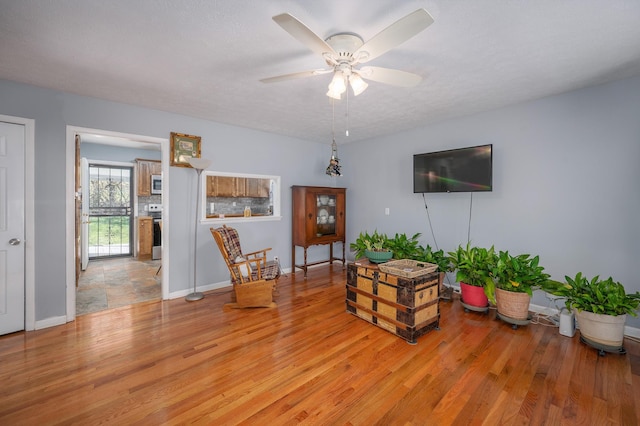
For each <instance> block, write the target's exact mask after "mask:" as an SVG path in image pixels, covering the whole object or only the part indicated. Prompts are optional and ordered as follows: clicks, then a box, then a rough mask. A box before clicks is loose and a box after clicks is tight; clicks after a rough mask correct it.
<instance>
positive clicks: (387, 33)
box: [353, 9, 433, 63]
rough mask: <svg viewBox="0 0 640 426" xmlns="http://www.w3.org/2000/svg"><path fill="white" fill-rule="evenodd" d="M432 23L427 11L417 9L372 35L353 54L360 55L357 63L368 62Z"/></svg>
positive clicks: (356, 56)
mask: <svg viewBox="0 0 640 426" xmlns="http://www.w3.org/2000/svg"><path fill="white" fill-rule="evenodd" d="M432 23H433V18H432V17H431V15H429V12H427V11H426V10H424V9H418V10H416V11H415V12H412V13H410V14H408V15H407V16H405V17H404V18H400V19H399V20H397V21H396V22H394V23H393V24H391V25H389V26H388V27H387V28H385V29H384V30H382V31H380V32H379V33H378V34H376V35H375V36H373V38H372V39H371V40H369V41H367V42H366V43H365V44H363V45H362V46H361V47H360V48H359V49H358V50H356V51H355V53H354V54H353V56H354V57H355V58H358V57H360V59H359V60H358V62H359V63H365V62H368V61H370V60H372V59H374V58H377V57H378V56H380V55H382V54H384V53H386V52H388V51H389V50H391V49H393V48H394V47H396V46H398V45H400V44H402V43H404V42H405V41H407V40H409V39H410V38H411V37H413V36H415V35H417V34H418V33H420V32H421V31H424V30H425V29H426V28H427V27H428V26H429V25H431V24H432Z"/></svg>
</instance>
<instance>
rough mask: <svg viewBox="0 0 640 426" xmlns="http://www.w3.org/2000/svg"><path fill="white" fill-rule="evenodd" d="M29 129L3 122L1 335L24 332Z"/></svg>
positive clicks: (0, 157)
mask: <svg viewBox="0 0 640 426" xmlns="http://www.w3.org/2000/svg"><path fill="white" fill-rule="evenodd" d="M24 147H25V127H24V126H23V125H20V124H11V123H5V122H0V334H7V333H13V332H14V331H19V330H24V323H25V318H24V308H25V306H24V305H25V296H24V257H25V250H24V235H25V231H24V208H25V202H24V198H25V195H24V177H25V168H24V155H25V154H24V153H25V150H24Z"/></svg>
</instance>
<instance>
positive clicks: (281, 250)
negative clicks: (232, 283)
mask: <svg viewBox="0 0 640 426" xmlns="http://www.w3.org/2000/svg"><path fill="white" fill-rule="evenodd" d="M0 114H4V115H11V116H17V117H24V118H31V119H34V120H35V233H36V247H35V268H36V270H35V299H36V300H35V310H36V313H35V315H36V321H42V320H45V319H49V318H57V317H61V316H65V315H66V281H65V280H66V277H65V262H66V260H65V251H64V250H61V244H64V241H65V236H66V233H67V232H73V230H67V229H65V213H66V210H65V202H66V196H67V194H65V177H66V172H65V158H66V157H65V149H66V126H67V125H71V126H77V127H85V128H94V129H102V130H108V131H114V132H123V133H131V134H137V135H144V136H152V137H159V138H167V139H168V138H169V134H170V132H172V131H175V132H180V133H189V134H195V135H199V136H202V141H203V142H202V157H203V158H209V159H212V160H213V163H212V165H211V167H210V170H216V171H224V172H238V173H252V174H264V175H279V176H281V177H282V213H283V216H284V218H283V220H282V221H280V222H268V223H247V224H242V225H238V226H236V227H237V228H238V229H239V231H240V232H241V235H242V242H243V248H244V249H245V250H247V251H252V250H253V249H261V248H264V247H273V248H274V253H276V254H279V256H280V257H281V258H282V260H283V262H284V263H285V265H284V266H288V265H287V264H286V261H287V259H289V258H290V256H289V255H288V253H290V250H291V249H290V247H291V245H290V243H291V223H290V219H289V218H290V211H291V194H290V190H289V188H290V187H291V185H327V186H333V184H334V182H335V180H334V179H331V178H329V177H328V176H326V175H325V174H324V168H325V167H326V164H324V162H325V161H326V160H328V157H329V155H330V147H329V144H327V145H323V144H316V143H310V142H307V141H304V140H297V139H292V138H286V137H282V136H278V135H274V134H268V133H264V132H257V131H252V130H247V129H241V128H237V127H231V126H227V125H223V124H219V123H213V122H210V121H206V120H200V119H196V118H191V117H185V116H181V115H177V114H170V113H166V112H162V111H156V110H151V109H147V108H140V107H135V106H131V105H125V104H119V103H115V102H109V101H104V100H101V99H95V98H89V97H83V96H77V95H72V94H67V93H61V92H57V91H52V90H47V89H42V88H38V87H34V86H29V85H24V84H18V83H14V82H9V81H5V80H0ZM192 188H195V173H194V172H193V171H192V170H190V169H187V168H183V167H171V170H170V188H169V191H171V196H170V199H171V205H170V206H169V209H170V217H171V223H170V229H169V237H170V240H171V259H170V265H169V269H170V277H169V289H170V291H171V292H176V291H179V290H184V289H189V288H190V287H191V285H192V278H191V277H192V275H191V274H192V267H191V265H192V262H191V260H190V256H189V255H190V252H191V251H192V249H191V247H192V245H193V240H192V234H193V220H194V213H193V206H194V200H195V198H194V192H195V190H192ZM198 233H199V234H198V235H199V260H201V259H202V260H203V261H200V262H199V270H198V282H199V284H207V283H215V282H222V281H225V280H227V281H228V272H227V270H226V267H225V266H224V263H223V262H222V259H221V258H220V255H219V253H218V249H217V248H216V247H215V244H214V241H213V238H212V237H211V234H210V232H209V226H205V225H201V226H199V227H198ZM206 256H209V259H208V260H207V261H205V259H206Z"/></svg>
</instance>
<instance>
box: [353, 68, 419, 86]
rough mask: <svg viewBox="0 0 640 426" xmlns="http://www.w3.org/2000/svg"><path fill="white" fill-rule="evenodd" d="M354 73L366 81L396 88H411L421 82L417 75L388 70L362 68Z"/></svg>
mask: <svg viewBox="0 0 640 426" xmlns="http://www.w3.org/2000/svg"><path fill="white" fill-rule="evenodd" d="M354 72H356V73H357V74H360V76H361V77H362V78H364V79H366V80H372V81H377V82H378V83H384V84H390V85H391V86H398V87H413V86H416V85H417V84H418V83H420V82H421V81H422V77H421V76H419V75H418V74H413V73H410V72H406V71H400V70H393V69H389V68H381V67H362V68H361V69H359V70H357V71H356V70H354Z"/></svg>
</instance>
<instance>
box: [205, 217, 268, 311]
mask: <svg viewBox="0 0 640 426" xmlns="http://www.w3.org/2000/svg"><path fill="white" fill-rule="evenodd" d="M210 230H211V234H212V235H213V239H214V240H215V241H216V244H217V245H218V248H219V249H220V253H221V254H222V258H223V259H224V262H225V263H226V265H227V268H229V273H230V275H231V284H232V285H233V293H232V296H231V302H232V303H228V304H226V305H225V306H228V307H231V308H261V307H264V308H273V307H275V306H276V304H275V303H274V301H273V293H274V291H275V288H276V282H277V280H278V277H279V276H280V265H279V264H278V263H277V262H275V261H267V251H269V250H271V248H266V249H262V250H259V251H255V252H251V253H242V249H241V247H240V238H239V236H238V231H236V230H235V229H234V228H228V227H227V226H226V225H224V226H222V227H220V228H211V229H210Z"/></svg>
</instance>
